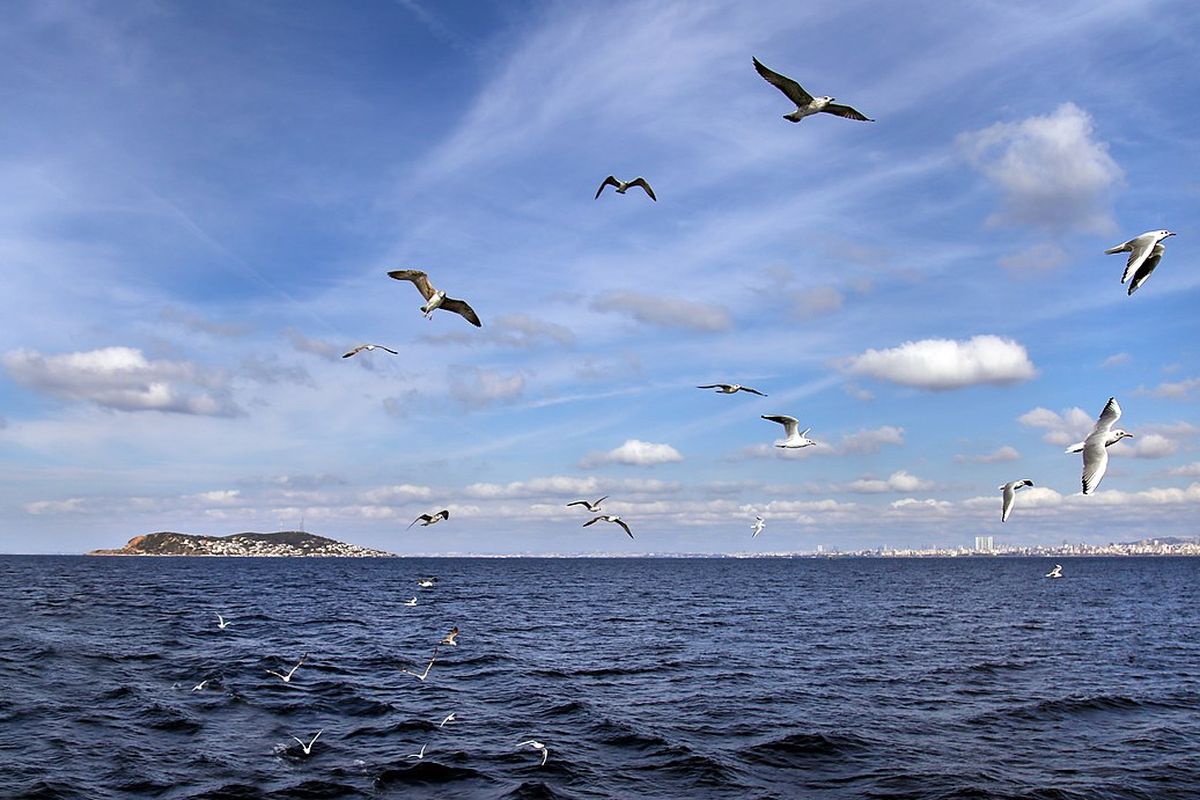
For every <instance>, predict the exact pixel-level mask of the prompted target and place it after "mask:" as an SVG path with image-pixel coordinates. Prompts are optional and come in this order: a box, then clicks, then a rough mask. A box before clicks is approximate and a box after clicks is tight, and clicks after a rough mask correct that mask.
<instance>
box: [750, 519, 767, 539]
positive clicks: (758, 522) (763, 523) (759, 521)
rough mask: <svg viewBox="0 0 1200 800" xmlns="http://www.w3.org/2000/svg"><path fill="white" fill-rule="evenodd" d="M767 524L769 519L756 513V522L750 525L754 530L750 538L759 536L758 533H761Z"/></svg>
mask: <svg viewBox="0 0 1200 800" xmlns="http://www.w3.org/2000/svg"><path fill="white" fill-rule="evenodd" d="M766 524H767V521H766V520H765V519H763V518H762V517H761V516H758V515H756V516H755V517H754V524H753V525H751V526H750V528H751V529H752V530H753V531H754V535H753V536H751V537H750V538H751V539H756V538H758V535H759V534H760V533H762V529H763V527H764V526H766Z"/></svg>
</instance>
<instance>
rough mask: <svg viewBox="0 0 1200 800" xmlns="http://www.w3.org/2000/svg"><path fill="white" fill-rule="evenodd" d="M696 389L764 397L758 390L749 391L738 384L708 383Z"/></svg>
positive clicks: (749, 389)
mask: <svg viewBox="0 0 1200 800" xmlns="http://www.w3.org/2000/svg"><path fill="white" fill-rule="evenodd" d="M696 388H697V389H716V390H717V394H735V393H737V392H749V393H750V394H756V395H758V396H759V397H766V395H765V394H763V393H762V392H760V391H759V390H758V389H751V388H750V387H749V386H742V385H741V384H740V383H708V384H705V385H704V386H697V387H696Z"/></svg>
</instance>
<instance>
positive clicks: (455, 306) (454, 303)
mask: <svg viewBox="0 0 1200 800" xmlns="http://www.w3.org/2000/svg"><path fill="white" fill-rule="evenodd" d="M441 308H443V309H444V310H446V311H450V312H452V313H455V314H458V315H459V316H461V317H462V318H463V319H465V320H466V321H467V322H469V323H471V324H472V325H474V326H475V327H476V328H482V327H483V323H482V322H480V321H479V315H477V314H476V313H475V309H473V308H471V307H470V306H469V305H467V301H466V300H455V299H454V298H453V297H447V298H446V299H445V300H443V301H442V305H441Z"/></svg>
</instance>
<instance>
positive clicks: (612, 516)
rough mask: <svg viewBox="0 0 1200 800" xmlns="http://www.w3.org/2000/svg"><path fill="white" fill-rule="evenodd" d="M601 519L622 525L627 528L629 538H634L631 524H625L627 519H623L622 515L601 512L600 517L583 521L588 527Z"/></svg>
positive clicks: (584, 525)
mask: <svg viewBox="0 0 1200 800" xmlns="http://www.w3.org/2000/svg"><path fill="white" fill-rule="evenodd" d="M601 520H603V521H605V522H611V523H613V524H614V525H620V526H621V527H622V528H623V529H624V530H625V533H627V534H628V535H629V538H630V539H632V538H633V531H631V530H629V526H628V525H626V524H625V520H623V519H621V518H620V517H618V516H616V515H615V514H601V515H600V516H598V517H592V518H591V519H589V520H588V521H587V522H585V523H583V527H585V528H586V527H587V526H588V525H595V524H596V523H597V522H600V521H601Z"/></svg>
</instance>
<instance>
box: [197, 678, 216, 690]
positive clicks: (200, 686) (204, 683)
mask: <svg viewBox="0 0 1200 800" xmlns="http://www.w3.org/2000/svg"><path fill="white" fill-rule="evenodd" d="M211 680H212V678H205V679H204V680H202V681H200V682H199V683H197V684H196V685H195V686H193V687H192V691H193V692H203V691H204V687H205V686H208V682H209V681H211Z"/></svg>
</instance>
